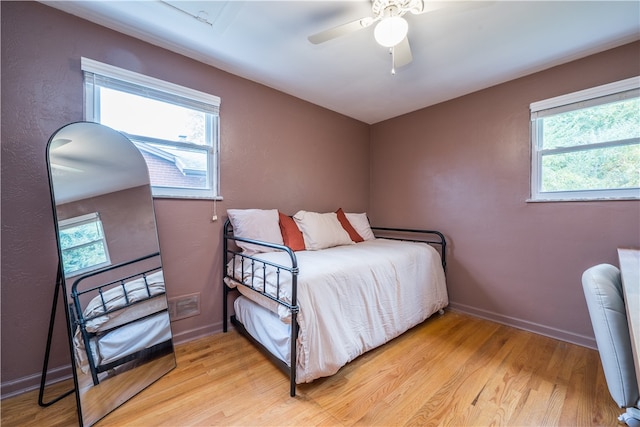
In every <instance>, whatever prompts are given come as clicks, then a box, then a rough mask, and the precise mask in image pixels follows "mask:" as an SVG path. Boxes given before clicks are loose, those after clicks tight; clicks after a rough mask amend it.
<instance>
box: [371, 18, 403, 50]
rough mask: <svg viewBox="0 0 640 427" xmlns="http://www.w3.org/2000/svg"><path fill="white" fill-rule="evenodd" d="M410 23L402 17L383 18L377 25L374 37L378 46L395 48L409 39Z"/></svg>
mask: <svg viewBox="0 0 640 427" xmlns="http://www.w3.org/2000/svg"><path fill="white" fill-rule="evenodd" d="M408 31H409V23H408V22H407V21H406V20H405V19H404V18H403V17H401V16H389V17H385V18H382V20H381V21H380V22H378V24H377V25H376V28H375V29H374V31H373V35H374V37H375V39H376V41H377V42H378V44H380V45H382V46H384V47H393V46H395V45H397V44H398V43H400V42H401V41H402V40H404V38H405V37H407V32H408Z"/></svg>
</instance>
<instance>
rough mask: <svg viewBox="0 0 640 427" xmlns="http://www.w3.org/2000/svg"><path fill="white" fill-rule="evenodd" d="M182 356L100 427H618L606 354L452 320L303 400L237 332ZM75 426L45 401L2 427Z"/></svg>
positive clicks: (181, 350)
mask: <svg viewBox="0 0 640 427" xmlns="http://www.w3.org/2000/svg"><path fill="white" fill-rule="evenodd" d="M176 350H177V361H178V367H177V368H176V369H175V370H173V371H171V372H170V373H169V374H168V375H166V376H164V377H163V378H161V379H160V380H159V381H157V382H156V383H154V384H153V385H151V386H150V387H149V388H147V389H146V390H144V391H143V392H142V393H140V394H138V395H137V396H135V397H134V398H133V399H131V400H129V401H128V402H127V403H125V404H124V405H123V406H121V407H120V408H119V409H117V410H116V411H114V412H112V413H111V414H109V415H108V416H107V417H105V418H103V419H102V420H101V421H100V422H98V423H97V424H96V425H97V426H99V427H106V426H156V425H157V426H205V425H207V426H208V425H225V426H227V425H245V426H258V425H264V426H285V425H286V426H307V425H308V426H311V425H327V426H396V425H419V426H436V425H447V426H501V425H503V426H596V425H602V426H615V425H616V424H617V420H616V417H617V416H618V415H619V413H621V411H620V410H619V409H618V408H617V406H616V404H615V403H614V402H613V400H612V399H611V397H610V395H609V392H608V390H607V385H606V383H605V379H604V374H603V372H602V367H601V365H600V360H599V357H598V353H597V352H596V351H594V350H590V349H587V348H584V347H580V346H576V345H572V344H568V343H565V342H562V341H557V340H554V339H551V338H547V337H543V336H540V335H536V334H533V333H529V332H525V331H521V330H517V329H513V328H509V327H506V326H503V325H499V324H496V323H492V322H488V321H485V320H480V319H476V318H473V317H468V316H466V315H463V314H460V313H455V312H449V311H448V312H446V313H445V314H444V315H442V316H440V315H437V314H436V315H435V316H433V317H432V318H431V319H428V320H427V321H426V322H424V323H423V324H421V325H419V326H417V327H415V328H414V329H412V330H410V331H409V332H407V333H405V334H404V335H402V336H401V337H399V338H397V339H395V340H393V341H391V342H390V343H388V344H386V345H384V346H382V347H380V348H378V349H375V350H373V351H371V352H368V353H366V354H365V355H363V356H361V357H359V358H358V359H356V360H355V361H353V362H351V363H350V364H348V365H347V366H345V367H344V368H342V369H341V370H340V371H339V372H338V373H337V374H335V375H333V376H332V377H329V378H325V379H321V380H316V381H314V382H313V383H311V384H303V385H300V386H299V387H298V390H297V396H296V397H295V398H290V397H289V388H288V380H287V378H286V377H285V375H284V374H283V373H282V372H281V371H279V370H278V369H277V368H276V367H275V366H274V365H272V364H271V363H270V362H269V361H268V360H267V359H266V358H265V357H264V356H263V355H262V354H261V353H260V352H258V351H257V350H256V349H255V348H254V347H253V346H252V345H251V344H250V343H249V342H248V341H247V340H246V339H245V338H244V337H242V336H239V335H238V334H237V333H236V332H235V331H231V332H229V333H227V334H216V335H213V336H210V337H206V338H202V339H199V340H196V341H193V342H190V343H187V344H183V345H180V346H178V347H177V349H176ZM54 387H55V388H58V389H60V388H65V387H67V388H68V384H59V385H55V386H54ZM48 393H51V395H53V394H54V393H55V389H54V388H52V389H51V390H49V391H48ZM45 400H46V399H45ZM74 424H77V418H76V415H75V400H74V398H73V396H69V397H67V398H65V399H63V400H62V401H60V402H59V403H57V404H55V405H53V406H51V407H48V408H40V407H39V406H38V405H37V391H34V392H30V393H25V394H23V395H20V396H17V397H13V398H10V399H5V400H4V401H2V426H3V427H6V426H29V425H47V426H54V425H74Z"/></svg>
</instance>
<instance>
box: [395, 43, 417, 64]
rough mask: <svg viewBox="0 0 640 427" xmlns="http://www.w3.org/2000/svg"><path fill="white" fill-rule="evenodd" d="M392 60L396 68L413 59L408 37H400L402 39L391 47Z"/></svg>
mask: <svg viewBox="0 0 640 427" xmlns="http://www.w3.org/2000/svg"><path fill="white" fill-rule="evenodd" d="M393 61H394V64H395V67H396V68H400V67H404V66H405V65H407V64H409V63H410V62H411V61H413V55H411V46H410V45H409V38H408V37H405V38H404V39H402V41H401V42H400V43H398V44H397V45H396V46H395V47H394V48H393Z"/></svg>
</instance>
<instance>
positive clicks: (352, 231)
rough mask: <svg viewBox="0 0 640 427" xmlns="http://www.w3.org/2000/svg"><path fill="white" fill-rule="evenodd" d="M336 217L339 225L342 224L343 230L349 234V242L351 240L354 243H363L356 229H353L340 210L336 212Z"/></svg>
mask: <svg viewBox="0 0 640 427" xmlns="http://www.w3.org/2000/svg"><path fill="white" fill-rule="evenodd" d="M336 215H338V221H340V224H342V228H344V229H345V231H346V232H347V233H349V237H351V240H353V241H354V242H356V243H359V242H364V239H363V238H362V236H360V235H359V234H358V232H357V231H356V229H355V228H353V225H351V223H350V222H349V220H348V219H347V216H346V215H345V214H344V211H343V210H342V208H340V209H338V210H337V211H336Z"/></svg>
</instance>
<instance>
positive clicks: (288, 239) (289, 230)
mask: <svg viewBox="0 0 640 427" xmlns="http://www.w3.org/2000/svg"><path fill="white" fill-rule="evenodd" d="M278 216H279V218H280V232H281V233H282V240H283V241H284V245H285V246H288V247H289V248H291V250H292V251H304V250H305V246H304V237H303V236H302V231H300V229H299V228H298V225H297V224H296V222H295V221H294V220H293V218H291V217H290V216H288V215H285V214H283V213H282V212H280V211H278Z"/></svg>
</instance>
